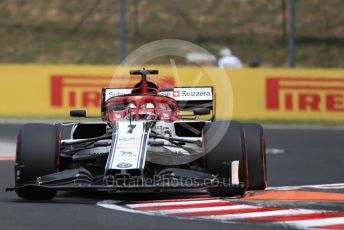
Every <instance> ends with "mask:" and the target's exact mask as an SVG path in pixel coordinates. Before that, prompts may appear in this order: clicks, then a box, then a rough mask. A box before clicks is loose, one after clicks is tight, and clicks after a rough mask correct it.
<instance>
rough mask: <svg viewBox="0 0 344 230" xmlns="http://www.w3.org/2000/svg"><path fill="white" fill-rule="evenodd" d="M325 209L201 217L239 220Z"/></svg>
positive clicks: (306, 212)
mask: <svg viewBox="0 0 344 230" xmlns="http://www.w3.org/2000/svg"><path fill="white" fill-rule="evenodd" d="M321 212H323V211H318V210H309V209H287V210H277V211H263V212H248V213H241V214H228V215H215V216H214V215H212V216H205V217H201V218H204V219H218V220H239V219H245V218H253V217H268V216H285V215H287V216H289V215H297V214H310V213H312V214H313V213H314V214H315V213H321Z"/></svg>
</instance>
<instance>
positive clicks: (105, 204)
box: [97, 202, 154, 215]
mask: <svg viewBox="0 0 344 230" xmlns="http://www.w3.org/2000/svg"><path fill="white" fill-rule="evenodd" d="M97 205H98V206H100V207H103V208H108V209H112V210H115V211H121V212H130V213H139V214H145V215H154V214H153V213H149V212H142V211H138V210H135V209H130V208H125V207H123V206H119V205H117V204H110V203H103V202H98V203H97Z"/></svg>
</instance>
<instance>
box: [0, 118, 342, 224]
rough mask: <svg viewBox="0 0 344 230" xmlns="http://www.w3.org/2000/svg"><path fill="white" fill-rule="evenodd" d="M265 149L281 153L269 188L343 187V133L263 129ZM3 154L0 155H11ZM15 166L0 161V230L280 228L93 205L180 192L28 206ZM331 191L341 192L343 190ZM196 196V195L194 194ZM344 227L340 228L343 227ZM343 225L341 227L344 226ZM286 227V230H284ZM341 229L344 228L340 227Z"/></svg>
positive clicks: (2, 132) (10, 135) (7, 128)
mask: <svg viewBox="0 0 344 230" xmlns="http://www.w3.org/2000/svg"><path fill="white" fill-rule="evenodd" d="M19 127H20V125H13V124H1V125H0V140H1V141H4V140H5V141H6V142H9V143H14V142H15V138H16V134H17V132H18V129H19ZM266 134H267V146H268V147H269V148H276V149H282V150H284V153H278V154H273V152H272V153H271V154H268V157H267V161H268V179H269V186H299V185H311V184H330V183H343V182H344V130H331V129H300V128H298V129H289V128H288V129H284V128H274V129H267V130H266ZM13 154H14V153H13V152H2V150H1V149H0V156H1V155H13ZM13 164H14V163H13V162H12V161H0V229H1V230H5V229H51V230H53V229H58V230H60V229H124V230H126V229H128V230H129V229H130V230H133V229H159V230H161V229H189V230H193V229H197V230H200V229H239V230H240V229H281V226H279V225H265V224H252V223H251V224H250V223H222V222H218V221H213V220H195V219H176V218H174V217H168V216H155V215H142V214H137V213H128V212H123V211H116V210H111V209H106V208H103V207H100V206H97V205H96V203H97V202H101V201H104V200H115V201H123V200H129V201H133V200H136V201H137V200H142V201H149V200H156V199H168V198H172V197H175V196H183V195H184V193H182V192H167V193H164V194H152V193H144V194H125V193H124V194H100V193H91V194H90V193H88V194H85V193H76V192H68V193H67V192H64V193H60V194H59V195H58V196H57V197H56V198H55V199H54V200H52V201H48V202H28V201H25V200H21V199H19V198H18V197H17V196H16V194H15V193H14V192H5V188H6V187H8V186H10V185H12V184H13V174H14V173H13ZM335 192H337V193H343V192H344V191H343V189H338V190H336V191H335ZM195 194H198V192H197V191H196V192H195ZM255 202H256V204H259V205H267V206H269V205H275V206H276V205H277V206H283V207H293V208H295V207H297V208H312V209H319V210H320V209H321V210H334V211H339V212H344V202H343V200H341V201H331V202H330V201H327V202H324V201H316V200H315V201H312V200H308V201H280V200H271V199H270V200H261V201H255ZM343 224H344V223H343ZM343 226H344V225H343ZM286 228H289V227H288V226H287V227H286ZM340 229H342V228H340Z"/></svg>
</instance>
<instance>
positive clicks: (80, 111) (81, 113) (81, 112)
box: [69, 109, 86, 117]
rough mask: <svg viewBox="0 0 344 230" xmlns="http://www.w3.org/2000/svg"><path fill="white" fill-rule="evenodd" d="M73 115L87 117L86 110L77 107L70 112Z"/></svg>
mask: <svg viewBox="0 0 344 230" xmlns="http://www.w3.org/2000/svg"><path fill="white" fill-rule="evenodd" d="M69 115H70V116H71V117H86V110H83V109H76V110H71V111H70V112H69Z"/></svg>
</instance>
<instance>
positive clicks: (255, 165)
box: [242, 123, 267, 190]
mask: <svg viewBox="0 0 344 230" xmlns="http://www.w3.org/2000/svg"><path fill="white" fill-rule="evenodd" d="M242 127H243V129H244V132H245V136H246V146H247V157H248V158H247V160H248V179H249V182H250V183H249V187H248V190H264V189H265V188H266V186H267V172H266V153H265V148H266V144H265V133H264V129H263V127H262V126H261V125H259V124H255V123H247V124H242Z"/></svg>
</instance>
